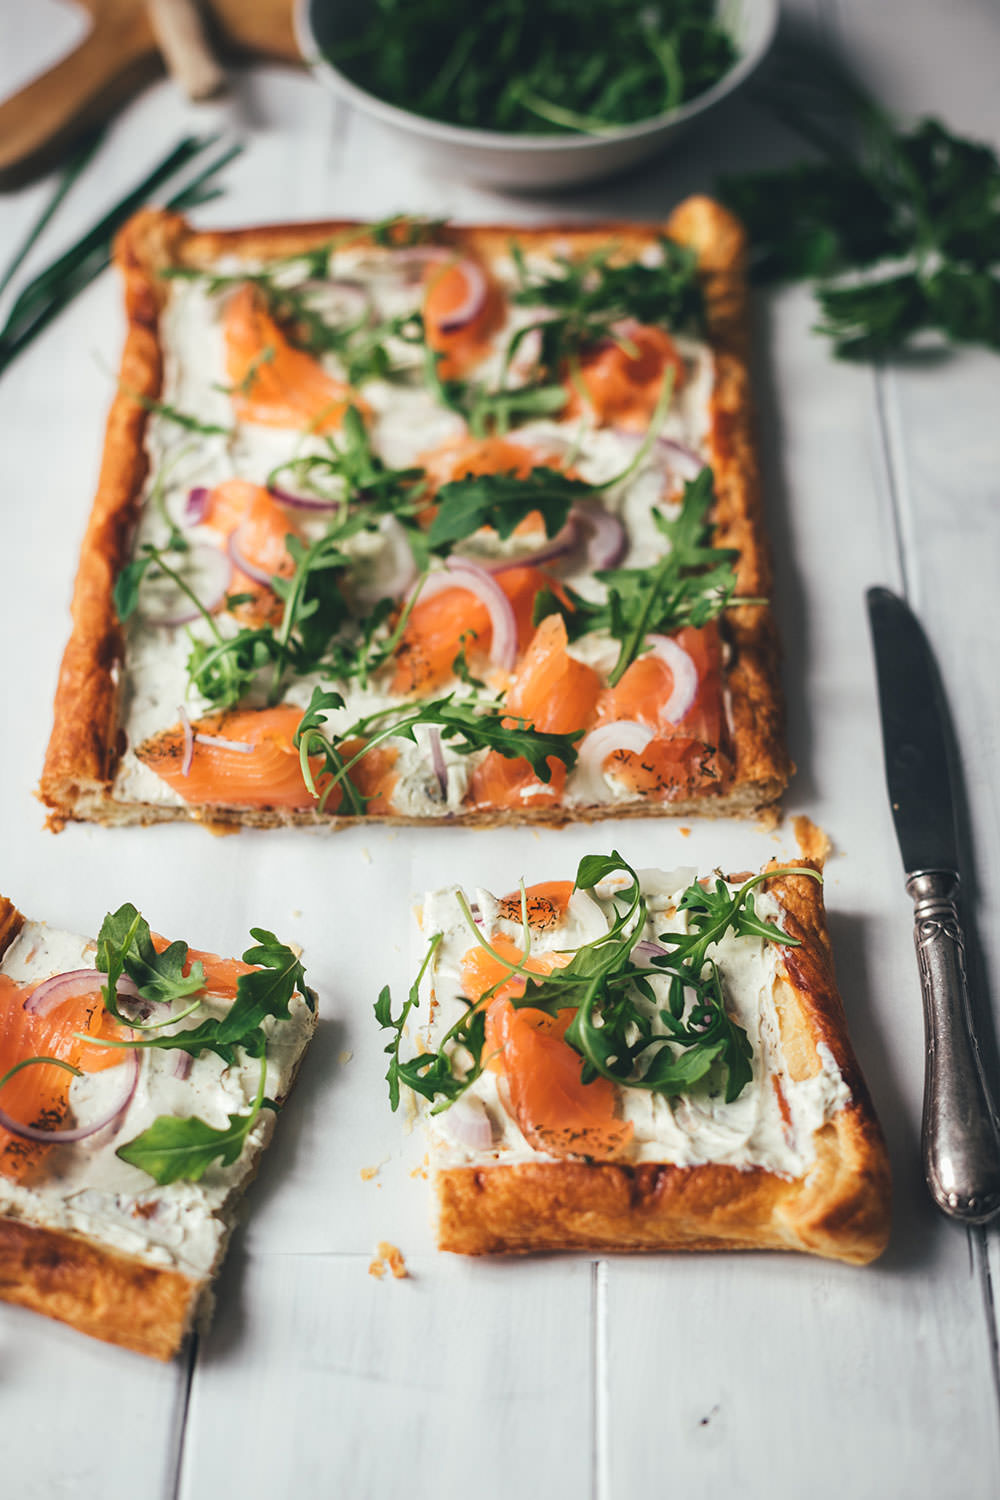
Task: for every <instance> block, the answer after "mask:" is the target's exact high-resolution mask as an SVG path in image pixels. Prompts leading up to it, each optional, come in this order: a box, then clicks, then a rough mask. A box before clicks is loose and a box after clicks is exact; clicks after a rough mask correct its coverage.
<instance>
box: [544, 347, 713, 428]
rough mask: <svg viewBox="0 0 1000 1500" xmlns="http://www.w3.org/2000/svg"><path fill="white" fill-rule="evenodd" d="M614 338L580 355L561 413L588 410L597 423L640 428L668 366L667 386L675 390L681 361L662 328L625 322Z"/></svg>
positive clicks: (570, 414) (574, 414)
mask: <svg viewBox="0 0 1000 1500" xmlns="http://www.w3.org/2000/svg"><path fill="white" fill-rule="evenodd" d="M620 337H621V343H617V342H614V341H612V340H610V339H609V340H607V342H605V343H602V344H599V345H596V346H595V347H594V348H592V349H591V350H589V351H587V352H585V353H584V354H583V355H582V357H581V360H580V368H579V371H578V372H577V375H576V378H575V379H573V378H568V379H567V381H566V388H567V390H568V392H569V401H568V403H567V406H566V411H565V413H564V415H565V416H566V417H567V418H569V417H579V416H581V415H583V414H584V413H585V412H586V411H589V413H590V414H591V415H592V416H593V418H594V420H595V421H596V422H597V424H598V425H599V426H601V427H606V426H617V427H624V428H626V429H627V430H628V431H630V432H645V431H646V429H647V428H648V426H649V423H650V419H651V418H652V416H653V413H654V412H655V411H656V407H657V403H658V402H659V400H660V396H661V394H662V391H663V379H664V376H665V375H666V373H667V371H668V370H670V371H672V372H673V390H675V391H677V390H679V389H680V387H681V385H682V384H683V381H684V378H685V369H684V361H683V359H682V358H681V356H680V354H679V353H678V351H677V346H676V345H675V344H674V341H673V339H672V338H671V337H670V335H669V334H668V333H664V331H663V329H662V328H656V327H655V326H652V325H649V324H644V323H629V324H627V325H625V326H623V327H622V328H621V329H620ZM623 344H627V345H628V347H627V348H623V347H622V345H623ZM581 385H582V387H583V392H581V390H580V386H581ZM584 393H585V394H586V400H584Z"/></svg>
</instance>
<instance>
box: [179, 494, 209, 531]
mask: <svg viewBox="0 0 1000 1500" xmlns="http://www.w3.org/2000/svg"><path fill="white" fill-rule="evenodd" d="M211 493H212V491H211V490H210V489H209V488H208V486H207V485H205V484H196V485H195V487H194V489H192V490H188V497H187V500H186V502H185V504H184V524H185V525H186V526H200V525H201V524H202V522H203V521H204V519H205V517H206V515H207V514H208V499H209V496H210V495H211Z"/></svg>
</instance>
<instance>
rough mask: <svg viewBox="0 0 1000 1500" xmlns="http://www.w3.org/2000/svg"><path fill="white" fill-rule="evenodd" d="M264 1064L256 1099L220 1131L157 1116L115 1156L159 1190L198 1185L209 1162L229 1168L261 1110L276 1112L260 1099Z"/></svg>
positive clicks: (196, 1121)
mask: <svg viewBox="0 0 1000 1500" xmlns="http://www.w3.org/2000/svg"><path fill="white" fill-rule="evenodd" d="M266 1075H267V1063H266V1062H265V1061H264V1059H263V1058H262V1059H261V1065H260V1083H259V1085H258V1088H257V1097H256V1098H255V1099H254V1101H253V1104H252V1106H251V1108H250V1113H249V1114H246V1115H238V1114H237V1115H230V1116H229V1124H228V1126H225V1127H224V1128H223V1129H221V1130H217V1129H216V1128H215V1127H214V1126H212V1125H206V1123H205V1121H204V1120H200V1119H198V1117H197V1116H192V1117H190V1118H188V1119H178V1118H177V1117H176V1116H174V1115H160V1116H159V1118H158V1119H156V1120H154V1121H153V1123H152V1125H150V1126H149V1128H148V1129H147V1130H144V1131H143V1132H142V1134H141V1135H137V1136H136V1138H135V1140H133V1141H129V1142H128V1143H127V1144H126V1145H124V1146H119V1147H118V1149H117V1151H116V1152H115V1155H116V1156H118V1157H120V1158H121V1160H122V1161H126V1162H129V1163H130V1164H131V1165H132V1166H133V1167H139V1168H140V1169H141V1170H142V1171H143V1172H148V1173H149V1175H150V1177H152V1178H153V1179H154V1180H155V1181H156V1182H158V1183H159V1184H160V1186H161V1187H165V1186H166V1185H167V1184H168V1183H171V1182H180V1181H182V1180H183V1181H185V1182H200V1181H201V1179H202V1178H203V1177H204V1175H205V1173H206V1172H207V1171H208V1168H209V1167H210V1166H211V1165H212V1163H213V1162H215V1161H218V1162H219V1164H220V1165H221V1166H224V1167H231V1166H232V1165H233V1163H234V1162H235V1161H238V1160H239V1158H240V1156H241V1155H242V1153H243V1148H244V1146H245V1145H246V1141H247V1136H248V1135H249V1134H250V1131H251V1130H252V1129H253V1127H254V1125H255V1124H256V1123H257V1119H258V1117H259V1115H260V1112H261V1110H262V1109H273V1110H277V1108H278V1106H277V1104H275V1103H274V1101H273V1100H271V1099H265V1098H264V1080H265V1078H266Z"/></svg>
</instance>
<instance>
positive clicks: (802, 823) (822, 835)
mask: <svg viewBox="0 0 1000 1500" xmlns="http://www.w3.org/2000/svg"><path fill="white" fill-rule="evenodd" d="M792 828H793V829H794V830H795V842H796V843H797V844H798V846H799V853H800V854H801V855H802V858H803V859H814V860H815V861H816V863H817V864H818V865H819V866H820V868H821V869H822V867H823V865H824V864H825V863H826V861H827V860H828V859H829V857H830V855H831V853H832V852H833V844H832V843H831V841H830V836H829V834H828V833H827V832H826V830H825V829H823V828H820V827H819V826H818V825H817V824H816V823H814V822H813V820H812V818H807V817H806V816H805V814H804V813H800V814H799V816H798V817H797V818H793V819H792Z"/></svg>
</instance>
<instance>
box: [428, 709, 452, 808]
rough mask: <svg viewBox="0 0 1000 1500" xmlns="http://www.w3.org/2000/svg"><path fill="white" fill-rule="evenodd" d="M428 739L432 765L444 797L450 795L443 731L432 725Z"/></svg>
mask: <svg viewBox="0 0 1000 1500" xmlns="http://www.w3.org/2000/svg"><path fill="white" fill-rule="evenodd" d="M427 738H428V740H429V741H430V747H431V764H432V765H433V767H434V773H435V775H436V776H437V779H438V786H439V787H440V788H441V795H442V797H447V795H448V767H447V765H446V763H445V758H444V750H443V749H442V748H441V731H440V729H438V728H437V726H436V725H432V726H431V728H430V729H429V730H428V731H427Z"/></svg>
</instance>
